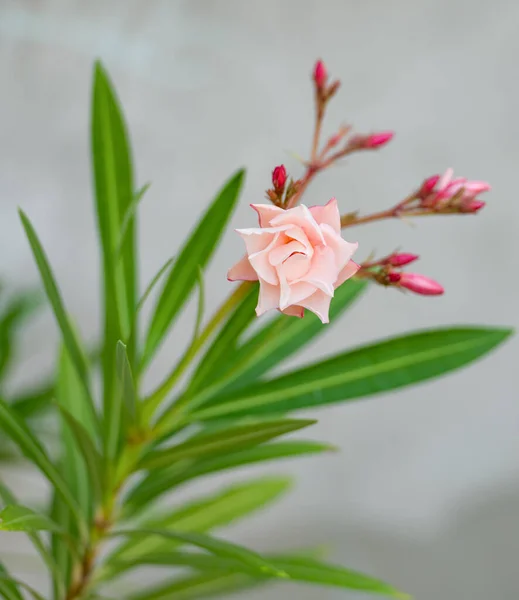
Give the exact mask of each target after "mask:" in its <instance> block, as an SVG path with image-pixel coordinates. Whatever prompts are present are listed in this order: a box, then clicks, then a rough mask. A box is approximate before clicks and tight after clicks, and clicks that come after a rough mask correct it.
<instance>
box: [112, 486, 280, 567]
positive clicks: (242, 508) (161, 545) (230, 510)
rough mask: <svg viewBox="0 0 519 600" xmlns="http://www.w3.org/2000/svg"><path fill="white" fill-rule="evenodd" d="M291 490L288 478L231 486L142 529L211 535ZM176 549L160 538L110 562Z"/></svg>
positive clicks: (133, 543)
mask: <svg viewBox="0 0 519 600" xmlns="http://www.w3.org/2000/svg"><path fill="white" fill-rule="evenodd" d="M290 486H291V481H290V479H287V478H286V477H262V478H261V479H255V480H252V481H248V482H245V483H241V484H237V485H232V486H230V487H228V488H226V489H225V490H223V491H221V492H219V493H218V494H216V495H213V496H209V497H205V498H201V499H198V500H195V501H193V502H190V503H188V504H186V505H185V506H183V507H182V508H179V509H176V510H174V511H172V512H168V513H164V514H162V515H160V516H157V517H155V518H153V519H152V520H148V521H146V522H144V523H142V524H141V525H140V526H142V527H143V528H145V529H152V530H155V529H168V530H169V529H173V530H175V531H196V532H205V531H209V530H211V529H213V528H215V527H222V526H223V525H228V524H229V523H232V522H234V521H236V520H237V519H240V518H243V517H245V516H247V515H250V514H251V513H252V512H255V511H257V510H260V509H262V508H263V507H265V506H266V505H267V504H270V503H271V502H273V501H274V500H277V499H278V498H279V497H280V496H281V495H282V494H285V493H286V492H287V491H288V490H289V489H290ZM177 545H178V542H176V541H175V540H173V541H172V540H168V539H161V538H157V537H150V538H145V539H142V538H141V539H135V540H129V541H128V542H127V543H126V544H124V545H123V546H121V547H120V548H119V549H118V550H116V551H115V552H114V554H113V555H112V556H111V557H110V559H109V560H108V562H109V563H111V562H113V561H115V562H118V561H120V560H124V561H126V562H127V563H128V564H129V565H130V564H132V563H133V562H135V561H138V560H139V557H142V556H145V555H146V554H148V553H150V552H160V551H163V552H167V551H169V550H170V549H171V548H174V547H175V546H177Z"/></svg>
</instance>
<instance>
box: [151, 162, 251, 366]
mask: <svg viewBox="0 0 519 600" xmlns="http://www.w3.org/2000/svg"><path fill="white" fill-rule="evenodd" d="M243 178H244V171H243V170H241V171H238V172H237V173H236V174H235V175H234V176H233V177H232V178H231V179H230V180H229V181H228V182H227V183H226V184H225V186H224V187H223V188H222V189H221V190H220V192H219V194H218V196H217V197H216V199H215V200H214V201H213V203H212V204H211V205H210V206H209V208H208V209H207V211H206V212H205V214H204V216H203V217H202V219H201V220H200V221H199V223H198V225H197V226H196V228H195V230H194V231H193V232H192V234H191V236H190V237H189V238H188V240H187V241H186V243H185V245H184V247H183V248H182V250H181V251H180V253H179V255H178V258H177V259H176V261H175V264H174V265H173V268H172V270H171V272H170V274H169V276H168V279H167V281H166V282H165V284H164V287H163V289H162V292H161V295H160V297H159V299H158V301H157V304H156V307H155V311H154V313H153V316H152V319H151V324H150V327H149V330H148V336H147V340H146V344H145V350H144V357H143V362H144V364H147V363H148V362H149V361H150V359H151V358H152V357H153V355H154V354H155V352H156V350H157V349H158V347H159V345H160V344H161V342H162V340H163V339H164V336H165V335H166V334H167V332H168V331H169V329H170V327H171V326H172V324H173V321H174V320H175V317H176V316H177V315H178V313H179V311H180V309H181V308H182V307H183V306H184V304H185V302H187V300H188V298H189V296H190V294H191V291H192V290H193V287H194V285H195V282H196V272H197V269H198V268H199V267H200V268H201V269H204V268H205V266H206V265H207V263H208V262H209V259H210V258H211V256H212V254H213V252H214V250H215V248H216V246H217V245H218V242H219V240H220V238H221V236H222V233H223V231H224V229H225V226H226V224H227V222H228V220H229V218H230V216H231V214H232V212H233V209H234V207H235V205H236V202H237V200H238V196H239V193H240V189H241V186H242V182H243Z"/></svg>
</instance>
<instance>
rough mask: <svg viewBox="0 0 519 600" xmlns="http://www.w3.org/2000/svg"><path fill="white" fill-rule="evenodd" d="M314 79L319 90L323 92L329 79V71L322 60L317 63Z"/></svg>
mask: <svg viewBox="0 0 519 600" xmlns="http://www.w3.org/2000/svg"><path fill="white" fill-rule="evenodd" d="M313 78H314V81H315V85H316V86H317V88H318V89H320V90H322V89H323V88H324V86H325V85H326V80H327V79H328V71H327V70H326V66H325V64H324V63H323V61H322V60H318V61H317V62H316V63H315V67H314V74H313Z"/></svg>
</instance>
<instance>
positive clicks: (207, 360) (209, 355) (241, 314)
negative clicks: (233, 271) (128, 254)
mask: <svg viewBox="0 0 519 600" xmlns="http://www.w3.org/2000/svg"><path fill="white" fill-rule="evenodd" d="M257 303H258V285H257V284H256V285H251V286H250V288H249V289H248V291H247V293H246V294H245V296H244V297H243V299H242V300H241V302H240V303H239V304H238V306H237V307H236V309H235V310H234V311H233V312H232V314H231V316H230V317H229V319H228V321H227V322H226V323H225V325H224V326H223V327H222V330H221V331H220V333H219V334H218V336H217V337H216V338H215V339H214V341H213V343H212V344H211V345H210V346H209V348H208V350H207V351H206V353H205V354H204V356H203V357H202V359H201V360H200V362H199V364H198V367H197V369H196V371H195V373H194V375H193V377H192V378H191V382H190V384H189V390H188V394H193V393H194V392H195V391H197V390H198V389H200V387H203V386H204V384H205V382H207V381H211V383H213V381H212V379H216V381H219V380H220V379H221V378H222V377H223V376H224V375H225V373H227V372H228V371H229V366H228V365H229V364H231V363H234V362H236V361H238V360H240V356H239V354H238V353H237V352H236V348H237V345H238V341H239V338H240V336H241V335H242V334H243V332H244V331H245V330H246V329H247V327H248V326H249V325H250V323H251V322H252V320H253V319H254V317H255V316H256V313H255V312H254V308H255V306H256V304H257Z"/></svg>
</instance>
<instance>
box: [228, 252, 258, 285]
mask: <svg viewBox="0 0 519 600" xmlns="http://www.w3.org/2000/svg"><path fill="white" fill-rule="evenodd" d="M227 279H228V280H229V281H237V280H241V281H257V280H258V274H257V273H256V271H255V270H254V267H253V266H252V265H251V264H250V262H249V258H248V257H247V256H244V257H243V258H242V259H240V260H239V261H238V262H237V263H236V264H235V265H234V267H231V268H230V269H229V270H228V271H227Z"/></svg>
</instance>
